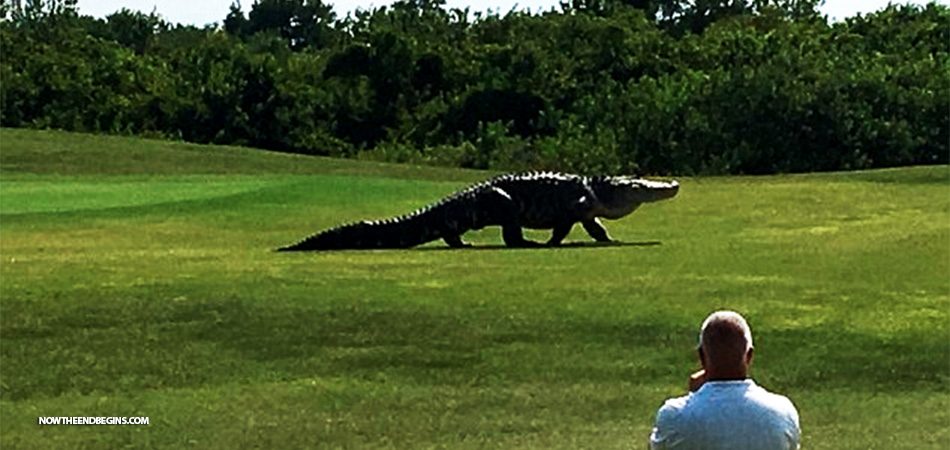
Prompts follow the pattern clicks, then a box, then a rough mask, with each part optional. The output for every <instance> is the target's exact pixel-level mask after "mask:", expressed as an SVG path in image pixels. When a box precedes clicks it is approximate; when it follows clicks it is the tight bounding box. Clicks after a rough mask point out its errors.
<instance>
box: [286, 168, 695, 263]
mask: <svg viewBox="0 0 950 450" xmlns="http://www.w3.org/2000/svg"><path fill="white" fill-rule="evenodd" d="M678 191H679V184H678V183H677V182H676V181H671V182H663V181H648V180H645V179H640V178H637V177H629V176H592V177H589V176H581V175H572V174H564V173H553V172H531V173H516V174H507V175H501V176H497V177H495V178H492V179H489V180H487V181H484V182H482V183H478V184H475V185H472V186H470V187H468V188H466V189H463V190H461V191H458V192H456V193H455V194H452V195H450V196H448V197H446V198H444V199H442V200H441V201H439V202H437V203H434V204H432V205H429V206H426V207H424V208H421V209H418V210H416V211H414V212H412V213H409V214H406V215H403V216H400V217H395V218H391V219H387V220H381V221H362V222H357V223H350V224H346V225H341V226H339V227H336V228H331V229H329V230H326V231H323V232H320V233H317V234H314V235H311V236H310V237H307V238H305V239H303V240H301V241H300V242H297V243H296V244H292V245H289V246H286V247H281V248H278V249H277V251H306V250H344V249H392V248H409V247H414V246H416V245H420V244H424V243H426V242H431V241H434V240H437V239H442V240H444V241H445V243H446V244H448V245H449V246H451V247H467V246H469V244H466V243H465V242H463V241H462V234H464V233H465V232H467V231H469V230H479V229H482V228H484V227H486V226H501V229H502V237H503V239H504V241H505V244H506V245H507V246H509V247H537V246H542V245H544V244H541V243H539V242H535V241H531V240H528V239H525V237H524V235H523V234H522V228H532V229H551V230H553V231H552V234H551V238H550V239H549V240H548V241H547V245H550V246H556V245H559V244H560V243H561V241H563V240H564V238H565V237H567V235H568V233H570V231H571V228H573V227H574V224H576V223H578V222H580V223H581V225H583V227H584V229H585V230H587V233H588V234H590V236H591V237H593V238H594V239H595V240H597V241H600V242H610V241H611V240H612V239H611V238H610V236H609V235H608V234H607V229H606V228H604V226H603V225H602V224H601V223H600V220H599V219H600V218H605V219H619V218H621V217H624V216H626V215H628V214H630V213H632V212H633V211H634V210H635V209H637V208H638V207H639V206H640V205H641V204H642V203H648V202H655V201H659V200H665V199H668V198H672V197H673V196H675V195H676V193H677V192H678Z"/></svg>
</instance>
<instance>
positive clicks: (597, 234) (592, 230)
mask: <svg viewBox="0 0 950 450" xmlns="http://www.w3.org/2000/svg"><path fill="white" fill-rule="evenodd" d="M581 225H583V226H584V229H585V230H587V234H589V235H590V237H592V238H594V239H596V240H598V241H600V242H610V241H612V240H613V239H611V238H610V236H609V235H607V229H606V228H604V226H603V225H601V223H600V221H599V220H597V218H596V217H594V218H593V219H590V220H585V221H582V222H581Z"/></svg>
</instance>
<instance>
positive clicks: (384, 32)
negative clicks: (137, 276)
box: [0, 0, 950, 174]
mask: <svg viewBox="0 0 950 450" xmlns="http://www.w3.org/2000/svg"><path fill="white" fill-rule="evenodd" d="M815 4H816V1H814V0H797V1H796V0H781V1H776V0H771V1H768V0H754V1H740V0H718V1H717V0H712V1H698V0H697V1H684V0H572V1H571V2H565V3H563V4H562V5H561V8H560V9H559V10H558V11H554V10H552V11H549V12H546V13H540V14H531V13H526V12H517V11H512V12H509V13H507V14H505V15H498V14H481V13H474V14H472V13H470V12H469V11H463V10H457V9H453V10H448V9H446V8H445V7H444V3H443V2H442V1H441V0H401V1H398V2H396V3H395V4H393V5H392V6H390V7H383V8H378V9H374V10H371V11H357V12H356V13H355V14H354V15H350V16H347V17H345V18H338V17H337V16H336V15H335V14H334V13H333V11H332V8H330V6H329V5H327V4H324V3H322V2H321V1H320V0H258V1H256V2H255V3H254V4H253V5H252V6H251V10H250V11H249V12H248V13H245V12H244V11H243V10H242V9H241V7H240V6H239V3H236V4H235V5H234V6H232V8H231V11H230V12H228V13H227V14H226V17H223V18H222V22H221V26H207V27H205V28H202V29H199V28H195V27H191V26H180V25H172V24H169V23H166V22H165V21H164V20H162V19H161V17H159V16H157V15H155V14H154V13H153V14H150V15H145V14H142V13H139V12H132V11H128V10H121V11H118V12H116V13H114V14H112V15H110V16H108V17H106V18H105V19H94V18H91V17H87V16H81V15H79V14H78V13H77V10H76V7H75V0H28V1H26V2H22V4H21V2H14V3H13V4H6V3H5V4H4V5H3V6H2V7H0V13H2V15H3V17H4V20H3V22H2V23H0V39H2V40H0V43H2V58H3V64H2V65H0V108H2V116H0V125H2V126H5V127H34V128H61V129H66V130H75V131H87V132H104V133H116V134H139V135H147V136H158V137H165V138H172V139H183V140H186V141H191V142H199V143H219V144H240V145H249V146H254V147H260V148H265V149H271V150H278V151H287V152H298V153H309V154H321V155H334V156H355V157H362V158H375V159H384V160H390V161H400V162H420V163H431V164H444V165H455V166H462V167H475V168H494V169H524V168H534V169H541V168H550V169H562V170H573V171H581V172H648V173H680V174H688V173H772V172H794V171H813V170H838V169H858V168H871V167H885V166H897V165H909V164H935V163H942V164H945V163H947V162H948V155H950V148H948V146H950V77H948V74H950V26H948V25H950V9H948V8H947V7H946V6H942V5H938V4H933V3H932V4H930V5H927V6H926V7H922V8H921V7H915V6H889V7H887V8H886V9H884V10H881V11H879V12H876V13H873V14H869V15H867V16H857V17H853V18H850V19H847V20H845V21H843V22H840V23H834V24H829V23H828V22H827V21H826V20H825V19H824V18H823V17H821V16H819V15H818V14H817V13H816V12H815Z"/></svg>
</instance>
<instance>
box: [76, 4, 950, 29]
mask: <svg viewBox="0 0 950 450" xmlns="http://www.w3.org/2000/svg"><path fill="white" fill-rule="evenodd" d="M233 1H234V0H197V1H196V0H79V12H80V14H83V15H89V16H94V17H105V16H107V15H109V14H112V13H114V12H116V11H118V10H120V9H122V8H127V9H130V10H132V11H141V12H143V13H146V14H148V13H151V12H153V11H154V12H156V13H157V14H159V15H161V16H162V18H164V19H165V20H166V21H168V22H171V23H180V24H185V25H196V26H199V27H201V26H204V25H206V24H210V23H214V22H217V23H219V24H220V23H221V22H222V21H223V20H224V18H225V16H227V15H228V11H229V10H230V7H231V3H233ZM253 1H254V0H244V1H243V2H241V4H242V6H243V9H244V12H245V13H246V12H248V11H250V9H251V4H252V3H253ZM325 3H327V4H331V5H333V6H334V10H335V11H336V14H337V17H340V18H342V17H346V14H347V13H348V12H351V11H353V10H356V9H364V10H368V9H372V8H378V7H380V6H386V5H388V4H390V3H392V0H325ZM888 3H890V2H889V1H888V0H825V4H824V5H823V6H822V7H821V8H820V9H821V12H822V13H823V14H825V15H827V16H828V17H829V19H831V20H832V21H834V20H841V19H844V18H847V17H852V16H854V15H855V14H857V13H868V12H873V11H877V10H879V9H881V8H884V7H885V6H887V4H888ZM893 3H901V4H903V3H906V1H895V2H893ZM910 3H914V4H925V3H927V1H922V0H914V1H910ZM937 3H941V4H944V5H950V0H938V1H937ZM559 4H560V0H447V1H446V6H447V7H448V8H460V9H464V8H466V7H468V8H470V10H471V11H473V12H475V11H489V10H490V11H494V12H498V13H502V14H504V13H507V12H508V11H511V10H512V9H515V10H519V11H521V10H526V9H527V10H529V11H531V12H535V13H537V12H541V11H548V10H550V9H552V8H555V7H557V6H558V5H559Z"/></svg>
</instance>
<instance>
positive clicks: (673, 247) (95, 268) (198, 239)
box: [0, 129, 950, 449]
mask: <svg viewBox="0 0 950 450" xmlns="http://www.w3.org/2000/svg"><path fill="white" fill-rule="evenodd" d="M490 175H491V174H488V173H482V172H474V171H457V170H451V169H435V168H420V167H407V166H395V165H384V164H375V163H366V162H358V161H341V160H332V159H322V158H308V157H301V156H293V155H287V154H278V153H268V152H262V151H256V150H249V149H241V148H231V147H207V146H196V145H189V144H175V143H167V142H158V141H150V140H142V139H131V138H116V137H98V136H88V135H78V134H68V133H58V132H37V131H25V130H11V129H4V130H2V131H0V233H2V235H0V416H2V421H0V431H2V434H0V446H2V447H5V448H6V447H9V448H44V449H45V448H86V447H88V448H93V447H95V448H102V447H106V448H117V447H133V448H189V447H191V448H228V449H230V448H246V447H260V448H413V449H416V448H453V449H454V448H462V449H464V448H486V447H492V448H599V449H609V448H630V447H634V448H643V447H644V446H645V442H646V437H647V435H648V434H649V430H650V428H651V427H652V420H653V415H654V413H655V411H656V408H657V407H658V406H659V405H660V404H661V403H662V401H663V400H664V399H665V398H667V397H670V396H674V395H681V394H682V393H683V392H684V390H685V385H686V378H687V376H688V374H689V373H690V372H691V371H693V370H695V369H696V368H697V363H696V361H695V355H694V351H693V350H692V349H693V346H694V345H695V340H696V336H697V332H698V327H699V325H700V323H701V321H702V319H703V318H704V317H705V316H706V315H707V314H708V313H709V312H711V311H713V310H715V309H720V308H728V309H735V310H738V311H740V312H742V313H743V314H745V315H746V317H747V318H748V319H749V321H750V324H751V326H752V328H753V333H754V334H755V338H756V361H755V363H754V365H753V376H754V378H755V379H756V380H757V382H758V383H759V384H760V385H763V386H765V387H766V388H768V389H771V390H775V391H778V392H781V393H784V394H786V395H788V396H789V397H790V398H791V399H792V400H793V401H794V402H795V404H796V405H797V406H798V408H799V411H800V413H801V420H802V427H803V432H804V447H805V448H810V449H821V448H828V449H832V448H833V449H847V448H854V449H868V448H881V449H884V448H887V449H893V448H908V449H910V448H913V449H920V448H935V449H937V448H947V446H948V445H950V426H948V424H950V281H948V275H950V190H948V186H950V170H948V167H946V166H938V167H913V168H903V169H892V170H883V171H872V172H855V173H830V174H813V175H788V176H772V177H730V178H706V179H681V180H680V181H681V183H682V186H683V187H682V189H681V192H680V195H679V196H678V197H677V198H675V199H673V200H671V201H668V202H662V203H657V204H651V205H647V206H644V207H643V208H641V209H640V210H638V211H637V212H636V213H635V214H633V215H632V216H630V217H628V218H626V219H623V220H620V221H615V222H609V223H607V227H608V229H609V230H610V232H611V234H612V235H613V236H614V237H615V238H616V239H619V240H621V241H623V242H624V245H616V246H606V247H604V246H596V245H593V244H592V243H591V240H590V238H589V237H587V236H586V235H585V234H584V232H583V230H582V229H580V227H577V229H576V230H574V232H573V233H572V235H571V236H570V237H569V238H568V241H569V242H570V244H571V245H568V246H566V247H563V248H552V249H519V250H512V249H506V248H504V247H502V246H501V233H500V230H498V229H486V230H482V231H480V232H474V233H469V235H467V236H466V239H467V240H469V241H470V242H472V243H474V244H475V245H476V246H477V247H476V248H474V249H466V250H454V249H448V248H446V247H445V245H444V244H443V243H441V242H437V243H432V244H429V245H426V246H423V247H420V248H416V249H411V250H404V251H362V252H360V251H347V252H324V253H301V254H285V253H274V252H273V251H272V249H273V248H275V247H277V246H279V245H283V244H287V243H289V242H293V241H296V240H297V239H299V238H301V237H303V236H305V235H307V234H310V233H312V232H314V231H317V230H320V229H323V228H326V227H330V226H334V225H337V224H339V223H341V222H346V221H351V220H359V219H370V218H383V217H388V216H392V215H397V214H402V213H405V212H408V211H410V210H412V209H415V208H417V207H420V206H422V205H425V204H427V203H430V202H433V201H435V200H437V199H439V198H440V197H442V196H444V195H446V194H448V193H450V192H452V191H454V190H456V189H458V188H461V187H464V186H466V185H467V184H469V183H471V182H473V181H477V180H480V179H483V178H486V177H488V176H490ZM529 235H530V236H533V237H535V238H538V239H542V238H544V237H545V234H544V233H540V234H537V233H535V234H529ZM41 416H146V417H149V419H150V422H149V425H147V426H39V425H37V418H38V417H41Z"/></svg>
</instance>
